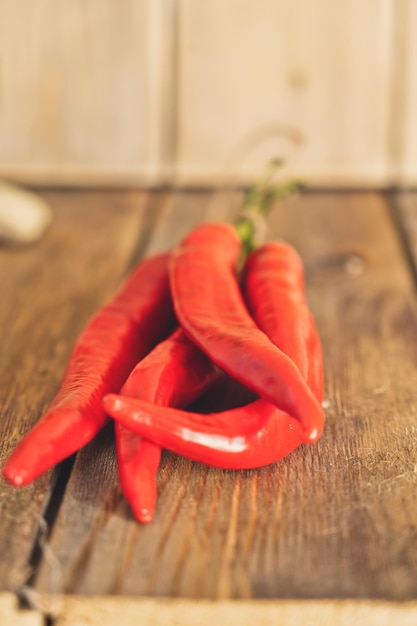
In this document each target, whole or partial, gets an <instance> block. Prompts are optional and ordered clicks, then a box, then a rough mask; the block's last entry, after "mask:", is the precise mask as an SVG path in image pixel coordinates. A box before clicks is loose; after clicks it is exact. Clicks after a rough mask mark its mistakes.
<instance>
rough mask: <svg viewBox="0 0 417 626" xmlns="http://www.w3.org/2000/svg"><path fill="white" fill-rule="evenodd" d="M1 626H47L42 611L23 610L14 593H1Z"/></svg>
mask: <svg viewBox="0 0 417 626" xmlns="http://www.w3.org/2000/svg"><path fill="white" fill-rule="evenodd" d="M0 625H1V626H9V625H10V626H45V620H44V616H43V614H42V613H41V612H40V611H35V610H22V609H20V608H19V606H18V602H17V598H16V596H15V595H14V594H12V593H6V592H3V593H0Z"/></svg>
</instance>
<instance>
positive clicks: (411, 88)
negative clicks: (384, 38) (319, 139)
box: [393, 0, 417, 187]
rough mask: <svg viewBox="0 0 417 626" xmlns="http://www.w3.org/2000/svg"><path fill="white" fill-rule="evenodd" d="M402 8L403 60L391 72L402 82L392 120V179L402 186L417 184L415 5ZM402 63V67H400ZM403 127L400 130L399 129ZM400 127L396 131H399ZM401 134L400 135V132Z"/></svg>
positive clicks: (410, 1)
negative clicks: (394, 161)
mask: <svg viewBox="0 0 417 626" xmlns="http://www.w3.org/2000/svg"><path fill="white" fill-rule="evenodd" d="M401 3H402V8H401V7H399V8H400V11H398V8H397V5H396V10H397V12H398V13H399V14H400V16H401V15H402V16H403V19H402V22H401V23H400V24H399V27H400V29H401V30H400V32H399V33H398V49H399V50H400V51H401V50H402V52H403V54H402V58H400V59H398V62H396V64H395V69H394V73H395V75H396V76H399V80H400V81H402V85H400V89H401V91H399V93H398V95H397V98H396V101H399V102H398V104H399V106H398V107H397V110H398V108H400V107H402V110H401V108H400V111H399V115H400V117H399V119H397V120H393V131H394V132H395V130H394V129H395V126H394V125H395V124H396V127H397V136H398V143H399V145H398V160H399V163H398V169H397V170H396V172H395V173H396V174H397V176H396V177H394V180H395V181H396V182H397V183H399V184H403V185H405V186H414V187H415V186H416V185H417V146H416V140H415V138H416V136H417V121H416V116H415V111H416V109H417V5H416V3H415V2H413V0H401ZM400 63H401V64H400ZM394 112H396V110H394ZM401 126H402V128H401ZM398 127H399V128H398ZM401 130H402V133H401V134H400V131H401Z"/></svg>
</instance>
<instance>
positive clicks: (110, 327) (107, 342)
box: [3, 254, 174, 487]
mask: <svg viewBox="0 0 417 626" xmlns="http://www.w3.org/2000/svg"><path fill="white" fill-rule="evenodd" d="M168 259H169V255H168V254H162V255H159V256H156V257H153V258H150V259H147V260H145V261H144V262H143V263H141V264H140V265H139V266H138V267H137V268H136V269H135V270H134V271H133V272H132V274H131V275H130V277H129V278H128V279H127V280H126V281H125V283H124V284H123V285H122V287H121V289H120V290H119V291H118V293H117V294H116V295H115V296H114V298H112V299H111V301H110V302H109V303H108V304H107V305H105V306H104V307H103V308H102V309H100V310H99V311H98V312H97V313H96V314H95V315H94V316H93V317H92V319H91V320H90V322H89V323H88V324H87V326H86V328H85V329H84V331H83V332H82V334H81V336H80V337H79V339H78V340H77V342H76V344H75V346H74V349H73V351H72V353H71V355H70V358H69V362H68V365H67V368H66V370H65V373H64V376H63V379H62V383H61V386H60V388H59V390H58V392H57V394H56V396H55V398H54V399H53V401H52V403H51V404H50V406H49V407H48V409H47V411H46V413H45V414H44V415H43V416H42V417H41V419H40V420H39V421H38V422H37V424H35V426H34V427H33V428H32V430H31V431H30V432H29V433H28V434H27V435H26V436H25V437H24V438H23V440H22V441H21V442H20V443H19V444H18V445H17V447H16V448H15V450H14V451H13V452H12V454H11V456H10V457H9V459H8V461H7V463H6V465H5V467H4V468H3V475H4V477H5V478H6V480H7V481H9V482H10V483H11V484H12V485H14V486H16V487H19V486H23V485H27V484H28V483H30V482H31V481H33V480H34V479H36V478H37V477H38V476H40V475H41V474H43V473H44V472H45V471H46V470H48V469H49V468H51V467H53V466H54V465H56V464H57V463H59V462H60V461H62V460H63V459H64V458H66V457H67V456H70V455H71V454H73V453H74V452H76V451H77V450H79V449H80V448H81V447H83V446H84V445H86V444H87V443H88V442H89V441H90V440H91V439H92V438H93V437H94V436H95V435H96V433H97V432H98V431H99V430H100V429H101V428H102V426H103V425H104V423H105V422H106V419H107V416H106V414H105V412H104V410H103V406H102V397H103V396H104V395H105V394H106V393H109V392H111V391H113V392H116V391H119V389H120V387H121V386H122V384H123V383H124V381H125V380H126V378H127V376H128V375H129V373H130V371H131V370H132V368H133V367H134V365H135V364H136V363H137V361H138V359H140V358H142V357H143V356H145V355H146V354H147V353H148V352H149V350H150V349H151V348H152V347H153V346H154V345H155V343H156V342H157V341H159V340H160V339H161V338H163V337H164V336H166V335H167V333H168V332H169V330H170V329H171V328H172V327H173V324H174V314H173V309H172V301H171V296H170V290H169V282H168Z"/></svg>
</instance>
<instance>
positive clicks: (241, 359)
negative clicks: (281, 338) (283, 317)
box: [170, 224, 324, 442]
mask: <svg viewBox="0 0 417 626" xmlns="http://www.w3.org/2000/svg"><path fill="white" fill-rule="evenodd" d="M240 254H241V240H240V239H239V237H238V235H237V233H236V231H235V229H234V228H233V227H232V226H229V225H227V224H206V225H203V226H201V227H199V228H197V229H195V230H194V231H193V232H192V233H191V234H190V235H189V236H188V237H186V238H185V239H184V240H183V242H182V243H181V244H180V246H179V247H178V249H177V250H176V251H175V252H174V253H173V255H172V257H171V261H170V284H171V291H172V297H173V301H174V307H175V311H176V314H177V317H178V319H179V321H180V323H181V326H182V327H183V329H184V331H185V332H186V333H187V335H188V336H189V337H190V338H191V339H192V341H193V342H194V343H195V344H196V345H197V346H198V347H199V348H200V349H201V350H202V351H203V352H205V353H206V354H208V356H209V357H210V358H211V359H212V360H213V361H214V362H215V363H216V364H217V365H218V366H219V367H221V368H222V369H224V370H225V371H226V372H227V373H228V374H229V375H230V376H232V378H235V379H236V380H238V381H239V382H241V383H242V384H244V385H246V386H247V387H249V388H250V389H252V390H253V391H255V392H256V393H258V394H259V395H260V396H261V397H263V398H265V399H266V400H268V401H269V402H271V403H272V404H274V405H275V406H277V407H279V408H281V409H282V410H284V411H285V412H288V413H289V414H290V415H293V416H294V417H296V418H297V419H299V420H300V422H301V423H302V425H303V431H304V440H305V441H308V442H314V441H316V440H317V439H318V438H319V436H320V434H321V432H322V429H323V424H324V415H323V411H322V408H321V406H320V404H319V402H318V401H317V400H316V398H315V397H314V395H313V393H312V392H311V390H310V388H309V387H308V385H307V384H306V382H305V381H304V380H303V377H302V375H301V374H300V371H299V370H298V368H297V366H296V365H295V364H294V363H293V361H292V360H291V359H290V358H289V357H288V356H287V355H286V354H284V352H282V350H280V349H279V348H277V347H276V346H274V345H273V343H272V342H271V341H270V339H269V338H268V337H267V336H266V335H265V333H263V332H262V331H261V330H259V328H258V327H257V326H256V324H255V322H254V320H253V319H252V318H251V316H250V314H249V312H248V311H247V309H246V306H245V304H244V301H243V297H242V294H241V292H240V289H239V285H238V282H237V279H236V266H237V262H238V259H239V256H240Z"/></svg>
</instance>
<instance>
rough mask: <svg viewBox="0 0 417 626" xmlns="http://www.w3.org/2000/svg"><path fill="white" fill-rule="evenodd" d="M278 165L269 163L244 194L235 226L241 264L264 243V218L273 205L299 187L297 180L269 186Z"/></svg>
mask: <svg viewBox="0 0 417 626" xmlns="http://www.w3.org/2000/svg"><path fill="white" fill-rule="evenodd" d="M280 165H281V162H280V161H278V160H277V159H275V160H273V161H271V162H270V163H269V164H268V166H267V168H266V170H265V173H264V174H263V176H262V177H261V178H260V179H259V180H258V181H257V182H256V183H254V184H253V185H252V186H251V187H249V189H248V190H247V192H246V194H245V199H244V202H243V209H242V213H241V216H240V218H239V221H238V223H237V224H236V230H237V232H238V235H239V237H240V239H241V240H242V248H243V250H242V252H243V258H242V263H243V262H244V260H245V258H246V257H247V256H248V254H250V253H251V252H252V250H254V249H255V248H257V247H258V246H259V245H261V244H262V243H263V242H264V241H263V240H264V238H265V233H266V217H267V215H268V214H269V211H270V209H271V206H272V205H273V203H274V202H275V201H276V200H282V199H284V198H287V197H288V196H291V195H293V194H294V193H295V192H296V191H298V190H299V189H300V187H301V183H300V182H299V181H297V180H289V181H284V182H282V183H280V184H278V185H275V186H273V185H272V184H271V181H272V179H273V177H274V175H275V173H276V170H277V168H278V167H279V166H280Z"/></svg>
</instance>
